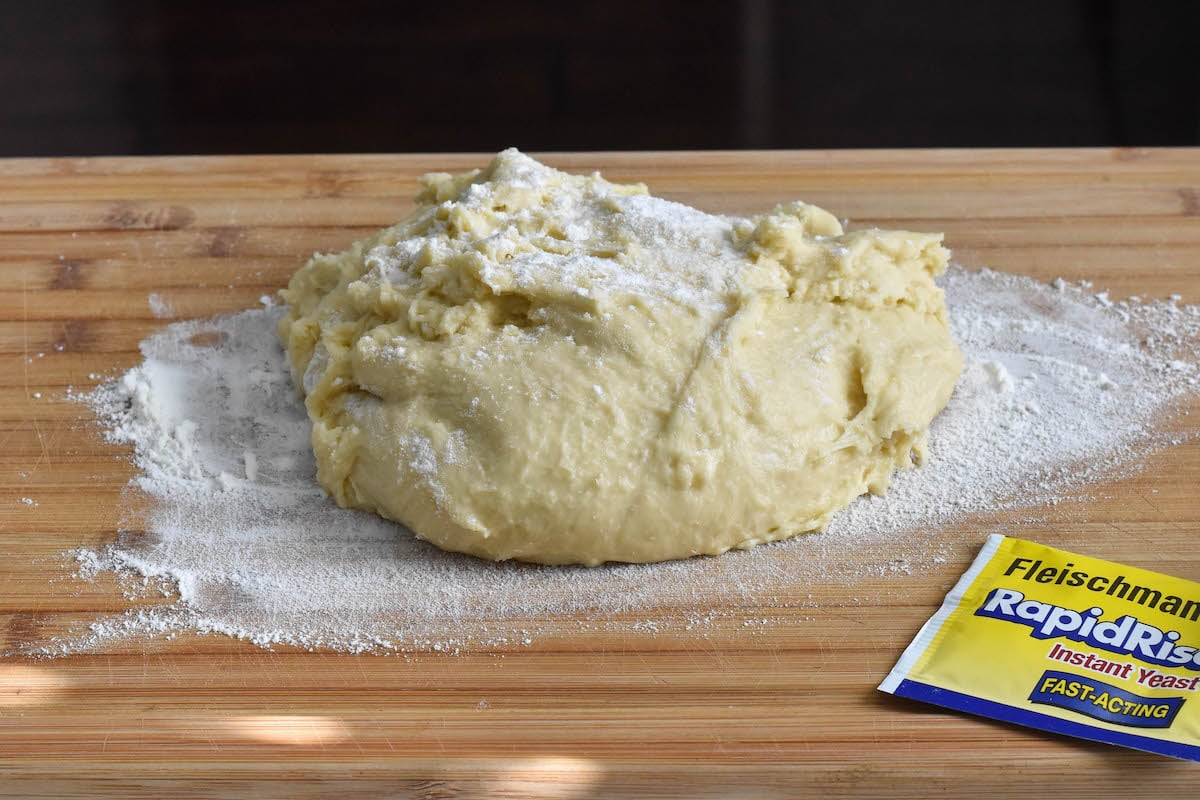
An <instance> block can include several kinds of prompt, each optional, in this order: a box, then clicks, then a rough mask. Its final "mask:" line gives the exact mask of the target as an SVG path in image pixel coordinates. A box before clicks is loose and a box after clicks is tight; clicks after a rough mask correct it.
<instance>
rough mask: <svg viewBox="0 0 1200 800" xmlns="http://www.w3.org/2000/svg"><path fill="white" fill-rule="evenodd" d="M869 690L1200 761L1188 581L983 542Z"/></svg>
mask: <svg viewBox="0 0 1200 800" xmlns="http://www.w3.org/2000/svg"><path fill="white" fill-rule="evenodd" d="M879 688H880V690H882V691H885V692H889V693H891V694H896V695H901V696H905V697H912V698H914V699H918V700H924V701H927V702H932V703H936V704H938V705H943V706H947V707H950V708H957V709H960V710H963V711H968V712H971V713H976V714H981V715H983V716H989V717H994V718H997V719H1004V720H1007V721H1010V722H1017V723H1020V724H1024V725H1029V726H1031V727H1036V728H1041V729H1044V730H1052V731H1055V732H1058V733H1066V734H1070V735H1074V736H1079V737H1082V738H1087V739H1094V740H1097V741H1104V742H1109V743H1111V744H1119V745H1124V746H1127V747H1134V748H1137V749H1140V750H1148V751H1151V752H1156V753H1162V754H1164V755H1170V756H1175V757H1177V758H1187V759H1191V760H1196V761H1200V584H1197V583H1193V582H1192V581H1185V580H1182V579H1180V578H1173V577H1171V576H1169V575H1162V574H1160V573H1157V572H1150V571H1149V570H1144V569H1138V568H1136V567H1128V566H1124V565H1121V564H1116V563H1113V562H1111V561H1103V560H1101V559H1098V558H1090V557H1088V556H1082V555H1077V554H1075V553H1068V552H1066V551H1064V550H1057V549H1055V548H1053V547H1045V546H1043V545H1039V544H1034V543H1033V542H1026V541H1022V540H1020V539H1012V538H1008V537H1005V536H1000V535H994V536H991V537H989V539H988V542H987V544H985V545H984V547H983V550H982V551H981V552H980V554H979V556H978V558H976V559H975V562H974V564H972V565H971V568H970V569H969V570H968V571H967V572H966V574H964V575H963V577H962V579H960V580H959V582H958V584H957V585H956V586H955V587H954V589H953V590H952V591H951V592H950V594H949V595H947V596H946V600H945V602H944V603H943V604H942V607H941V609H940V610H939V611H938V612H937V614H935V615H934V616H933V617H932V618H931V619H930V620H929V621H928V622H927V623H926V624H925V626H924V627H923V628H922V629H921V632H920V633H919V634H918V635H917V638H916V639H915V640H914V641H913V643H912V644H911V645H909V647H908V649H906V650H905V651H904V654H903V655H902V656H901V658H900V661H899V663H898V664H897V665H896V667H895V669H893V670H892V672H891V673H890V674H889V675H888V677H887V679H886V680H884V682H883V684H881V685H880V687H879Z"/></svg>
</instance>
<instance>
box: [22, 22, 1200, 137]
mask: <svg viewBox="0 0 1200 800" xmlns="http://www.w3.org/2000/svg"><path fill="white" fill-rule="evenodd" d="M0 9H2V10H0V22H2V29H0V65H2V66H0V156H21V155H88V154H160V153H171V154H179V153H255V152H279V153H285V152H369V151H376V152H398V151H455V150H479V151H494V150H498V149H500V148H502V147H505V146H508V145H515V146H518V147H521V148H524V149H529V150H548V149H558V150H611V149H642V148H680V149H690V148H743V147H772V148H775V147H909V146H989V145H1012V146H1027V145H1044V146H1082V145H1194V144H1197V143H1198V142H1200V58H1198V51H1200V25H1198V22H1200V3H1197V2H1153V1H1152V0H1148V1H1147V2H1131V1H1130V2H1123V1H1121V0H1108V1H1107V2H1053V1H1047V0H1043V2H1004V3H1000V2H986V3H978V2H969V1H966V2H963V1H961V0H960V1H959V2H950V1H949V0H945V1H926V2H921V1H920V0H909V2H882V0H878V1H876V2H837V0H827V2H824V3H805V2H786V1H785V0H748V1H747V2H741V3H736V2H706V1H705V0H692V2H677V1H673V0H642V2H611V3H601V2H592V3H589V2H582V3H574V4H572V3H569V2H563V1H562V0H559V2H552V3H550V2H547V3H541V2H537V3H535V2H524V1H523V0H510V2H494V3H486V4H485V3H479V4H465V3H464V4H453V3H439V2H436V0H426V2H422V3H403V2H389V3H384V2H358V1H356V0H344V1H343V2H334V1H318V0H297V1H296V2H291V3H285V2H281V3H255V2H242V3H239V2H220V1H219V0H218V1H214V2H204V3H198V2H197V3H188V2H168V1H167V0H130V2H119V0H79V1H77V2H61V3H55V2H44V3H36V2H5V3H4V4H3V5H0Z"/></svg>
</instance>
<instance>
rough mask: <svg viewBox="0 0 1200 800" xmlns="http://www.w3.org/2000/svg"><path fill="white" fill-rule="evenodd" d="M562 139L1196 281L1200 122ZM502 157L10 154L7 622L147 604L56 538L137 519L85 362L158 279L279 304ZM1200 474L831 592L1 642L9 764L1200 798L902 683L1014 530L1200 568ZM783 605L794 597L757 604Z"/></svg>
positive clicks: (665, 788) (395, 782)
mask: <svg viewBox="0 0 1200 800" xmlns="http://www.w3.org/2000/svg"><path fill="white" fill-rule="evenodd" d="M546 160H547V161H549V162H550V163H552V164H554V165H556V166H560V167H564V168H568V169H571V170H576V171H579V170H592V169H600V170H603V172H604V173H605V175H606V176H607V177H610V178H612V179H617V180H643V181H645V182H647V183H648V184H649V186H650V188H651V190H652V191H654V192H656V193H659V194H662V195H665V196H667V197H670V198H672V199H677V200H682V201H685V202H689V203H693V204H695V205H697V206H699V207H701V208H703V209H706V210H710V211H718V212H736V213H747V212H757V211H761V210H764V209H767V208H769V207H770V206H772V205H773V204H775V203H777V202H781V201H786V200H791V199H796V198H803V199H806V200H808V201H811V202H816V203H818V204H820V205H822V206H825V207H826V208H829V209H831V210H833V211H834V212H835V213H836V214H838V215H839V216H846V217H849V218H851V219H852V220H853V221H854V224H856V225H868V224H874V225H884V226H902V227H908V228H912V229H916V230H941V231H945V232H946V234H947V240H948V244H949V245H950V246H951V247H952V248H953V249H954V251H955V254H956V257H957V260H958V261H960V262H961V263H964V264H966V265H968V266H985V265H986V266H990V267H993V268H996V269H1001V270H1006V271H1010V272H1015V273H1021V274H1026V275H1031V276H1034V277H1037V278H1040V279H1045V280H1050V279H1053V278H1055V277H1058V276H1062V277H1064V278H1068V279H1080V278H1087V279H1090V280H1092V281H1094V282H1095V284H1096V287H1097V290H1099V289H1101V288H1104V289H1108V290H1109V291H1110V292H1111V294H1112V296H1113V297H1124V296H1127V295H1130V294H1138V295H1143V296H1151V297H1165V296H1166V295H1169V294H1172V293H1177V294H1180V295H1182V296H1183V298H1184V300H1185V301H1187V302H1190V303H1197V302H1200V150H1116V151H1113V150H1057V151H1005V150H943V151H874V152H852V151H843V152H804V153H798V152H776V153H768V152H759V153H637V154H627V153H608V154H557V155H548V156H546ZM484 163H486V157H485V156H474V155H453V156H445V155H404V156H313V157H254V158H161V159H145V158H136V159H52V160H9V161H0V365H2V367H3V369H2V370H0V651H2V650H4V649H6V648H9V647H12V646H15V645H17V644H19V643H29V642H39V641H45V640H48V639H50V638H51V637H53V636H55V635H57V634H61V633H63V632H64V631H66V630H67V629H68V628H70V627H72V626H77V625H79V624H80V623H83V622H86V621H88V620H89V619H94V618H97V617H98V616H100V615H103V614H107V613H112V612H117V611H121V610H123V609H125V608H127V607H128V606H129V602H128V601H126V600H124V599H123V598H122V596H121V594H120V592H119V590H118V588H117V587H116V586H115V584H114V583H113V582H112V581H108V580H100V581H99V582H97V583H95V584H88V583H81V582H78V581H75V580H70V579H65V576H66V572H65V570H64V567H63V565H62V563H61V561H60V560H59V559H58V557H57V556H58V554H60V553H63V552H64V551H66V550H69V549H71V548H73V547H78V546H80V545H86V546H89V547H96V546H99V545H102V544H103V543H105V542H107V541H109V540H111V539H112V538H113V536H114V531H115V529H116V526H117V520H118V515H119V507H120V492H121V489H122V487H123V486H124V484H125V483H126V481H127V480H128V479H129V477H130V475H131V468H130V466H129V465H128V463H127V462H126V461H124V460H122V459H121V458H120V457H119V455H120V452H121V451H120V450H118V449H117V448H114V447H111V446H108V445H106V444H104V443H103V441H102V440H101V438H100V437H99V435H98V434H97V432H96V430H95V428H94V426H93V425H91V424H90V422H89V420H88V414H87V412H86V409H83V408H82V407H81V406H79V405H77V404H74V403H71V402H69V401H67V400H66V399H65V397H64V393H65V391H66V389H67V387H68V386H71V387H74V389H75V390H76V391H78V390H82V389H86V388H87V387H89V386H91V385H93V384H94V383H96V381H97V379H98V378H99V377H100V376H109V375H113V374H116V373H117V372H119V371H121V370H124V369H126V368H128V367H129V366H131V365H133V364H135V363H136V362H137V361H138V360H139V355H138V351H137V345H138V342H139V341H140V340H141V339H142V338H144V337H145V336H147V335H148V334H149V333H151V332H152V331H154V330H156V329H158V328H160V327H162V326H163V325H165V324H166V322H167V321H166V320H162V319H158V318H156V317H155V315H154V313H153V312H152V310H151V308H150V305H149V303H148V297H149V295H150V294H152V293H153V294H157V295H158V296H159V297H160V298H161V299H162V300H163V301H164V302H165V303H167V304H168V305H169V306H170V307H171V308H173V309H174V310H175V314H176V316H177V318H185V317H203V316H208V315H211V314H214V313H217V312H225V311H233V310H236V309H242V308H247V307H251V306H254V305H256V303H257V301H258V298H259V297H260V296H261V295H263V294H265V293H270V292H274V291H275V290H276V289H278V288H280V287H281V286H282V285H283V284H284V283H285V282H286V280H287V278H288V276H289V275H290V274H291V273H292V272H293V271H294V270H295V269H296V268H297V267H298V266H299V265H300V264H301V263H303V261H304V260H305V259H306V258H307V257H308V256H309V255H310V254H311V253H312V252H313V251H314V250H323V251H327V250H336V249H339V248H341V247H343V246H344V245H346V244H348V243H349V242H351V241H352V240H354V239H356V238H358V237H360V236H362V235H364V234H366V233H368V232H370V231H372V230H374V229H376V228H378V227H380V226H383V225H386V224H390V223H392V222H394V221H395V220H397V219H398V218H400V217H401V216H403V215H404V214H405V213H407V211H408V210H409V209H410V208H411V203H410V198H411V196H412V195H413V193H414V179H415V178H416V176H417V175H418V174H419V173H422V172H425V171H429V170H462V169H468V168H471V167H476V166H482V165H483V164H484ZM1198 480H1200V447H1197V446H1196V445H1188V446H1182V447H1177V448H1175V449H1172V450H1170V451H1167V452H1164V453H1161V454H1159V455H1157V456H1155V457H1153V458H1152V459H1150V461H1149V462H1148V464H1147V468H1146V470H1145V471H1144V472H1142V473H1141V474H1139V475H1137V476H1136V477H1133V478H1130V479H1127V480H1123V481H1121V482H1120V483H1117V484H1113V485H1111V486H1107V487H1101V489H1100V490H1099V495H1100V497H1099V499H1094V500H1091V501H1087V502H1080V503H1073V504H1066V505H1063V506H1060V507H1058V508H1054V509H1039V510H1038V513H1040V514H1044V515H1046V519H1047V521H1046V522H1045V523H1043V524H1028V523H1019V522H1018V520H1017V518H1013V519H1011V520H1006V519H1004V518H1001V519H998V520H985V521H983V522H979V523H977V524H973V525H959V526H955V527H951V528H946V529H945V530H943V531H940V532H939V538H940V541H941V543H942V544H941V545H940V546H939V547H940V550H942V551H944V552H948V553H950V554H951V557H950V558H949V559H948V560H947V561H946V562H945V563H943V564H939V565H937V566H936V567H934V568H932V570H927V571H923V572H922V573H921V574H913V575H908V576H906V575H893V576H891V577H887V578H863V579H861V580H860V581H858V583H856V584H853V585H850V586H847V585H845V582H844V581H840V582H838V583H837V584H836V585H835V584H830V585H820V584H816V585H813V586H807V587H780V588H781V591H803V592H805V593H812V594H813V600H814V602H815V608H809V609H807V610H803V611H801V610H797V609H793V610H790V611H785V610H780V609H774V608H771V607H769V606H766V607H762V608H742V609H735V611H736V613H735V615H734V616H733V617H732V618H730V619H726V620H717V621H715V622H714V623H713V624H712V625H710V626H707V627H706V628H705V629H704V630H703V631H686V630H683V629H679V630H675V631H674V632H668V633H658V634H655V633H652V632H649V631H646V630H641V631H635V630H633V629H630V630H628V631H627V632H624V633H613V632H611V631H610V632H607V633H601V632H580V631H579V630H578V628H577V627H575V626H573V625H572V624H571V621H570V620H561V619H545V620H535V621H532V623H531V624H535V625H537V627H538V631H539V636H538V637H537V639H536V641H535V642H534V644H533V645H532V646H529V647H514V648H513V649H509V650H504V651H498V652H497V651H493V652H487V653H475V654H471V655H458V656H448V655H442V654H436V653H433V654H424V655H421V654H418V655H408V656H401V657H379V656H349V655H338V654H331V653H323V652H316V653H308V652H300V651H295V650H289V649H287V648H281V649H280V650H279V651H278V652H273V653H272V652H266V651H263V650H260V649H258V648H256V647H253V646H251V645H248V644H244V643H240V642H236V641H232V640H228V639H224V638H220V637H204V638H201V637H193V636H183V637H179V638H177V639H174V640H172V641H150V642H145V641H137V642H129V643H126V644H124V645H120V646H114V647H113V648H111V649H109V650H106V651H104V652H101V653H95V654H88V655H75V656H71V657H66V658H59V659H52V660H28V659H21V658H7V659H0V796H5V797H33V796H37V797H125V796H130V795H135V794H145V795H153V796H159V797H176V798H182V797H208V796H220V797H234V796H237V797H240V796H245V795H252V796H255V797H258V798H274V797H279V798H284V797H286V798H300V797H328V796H337V797H343V798H360V797H361V798H374V797H385V796H386V797H416V798H459V797H476V796H501V797H511V798H525V797H531V798H579V797H589V798H590V797H604V798H608V797H620V798H650V797H668V798H698V797H722V798H725V797H728V798H776V797H778V798H783V797H797V796H808V795H813V796H822V797H929V796H968V795H970V796H972V797H978V796H988V793H991V792H997V793H999V795H998V796H1012V795H1013V794H1014V793H1018V794H1024V795H1026V796H1058V797H1076V796H1077V797H1092V798H1096V797H1127V796H1141V797H1194V796H1195V795H1196V792H1197V789H1196V785H1197V783H1196V781H1197V775H1200V772H1198V770H1200V766H1198V765H1194V764H1189V763H1184V762H1177V761H1172V760H1168V759H1164V758H1159V757H1156V756H1150V755H1145V754H1141V753H1136V752H1132V751H1127V750H1122V749H1118V748H1113V747H1106V746H1102V745H1093V744H1089V743H1085V742H1080V741H1075V740H1071V739H1066V738H1062V737H1057V736H1052V735H1049V734H1044V733H1039V732H1035V731H1029V730H1025V729H1022V728H1018V727H1015V726H1011V725H1005V724H1000V723H995V722H991V721H988V720H983V719H978V718H973V717H967V716H964V715H960V714H956V713H950V712H945V711H942V710H939V709H934V708H931V707H925V706H921V705H919V704H916V703H911V702H908V701H904V700H900V699H897V698H893V697H889V696H885V695H882V694H880V693H878V692H876V691H875V686H876V685H877V684H878V682H879V681H880V679H881V678H882V677H883V676H884V674H885V673H886V672H887V671H888V670H889V669H890V668H891V666H892V665H893V663H894V662H895V660H896V658H897V657H898V656H899V654H900V652H901V650H902V649H903V647H904V646H905V645H906V644H907V643H908V642H909V640H910V639H911V638H912V636H913V635H914V633H915V632H916V630H917V629H918V627H919V626H920V625H921V623H922V622H923V621H924V620H925V619H926V618H927V617H928V616H929V615H930V614H931V613H932V612H933V611H934V609H935V608H936V606H937V604H938V603H939V602H940V600H941V598H942V596H943V594H944V593H945V592H946V590H947V589H948V588H949V587H950V586H951V585H952V584H953V582H954V581H955V580H956V579H957V577H958V575H959V574H960V573H961V572H962V570H963V569H964V568H965V566H966V565H967V564H968V563H969V561H970V560H971V558H972V557H973V556H974V555H975V553H976V551H977V549H978V547H979V545H980V544H981V543H982V541H983V539H984V537H985V535H986V533H988V532H990V531H994V530H1002V531H1009V532H1012V533H1015V534H1017V535H1020V536H1023V537H1025V538H1030V539H1034V540H1037V541H1041V542H1044V543H1047V544H1052V545H1056V546H1060V547H1065V548H1068V549H1075V550H1079V551H1083V552H1086V553H1089V554H1091V555H1095V556H1099V557H1103V558H1109V559H1113V560H1117V561H1123V562H1128V563H1132V564H1137V565H1139V566H1143V567H1148V568H1150V569H1157V570H1161V571H1165V572H1169V573H1172V574H1176V575H1180V576H1184V577H1188V578H1192V579H1197V580H1200V558H1198V557H1197V556H1196V554H1195V542H1196V540H1197V535H1198V534H1200V500H1198V499H1197V493H1196V484H1197V481H1198ZM22 498H29V499H31V500H33V501H34V502H35V503H36V505H33V504H28V503H25V502H22ZM1027 516H1028V513H1025V514H1022V515H1020V519H1024V518H1026V517H1027ZM899 555H900V556H901V557H904V556H908V557H910V560H913V561H917V562H922V559H921V558H920V554H912V553H899ZM928 561H929V559H925V560H924V562H922V563H928ZM864 572H866V570H864ZM764 616H769V617H771V618H772V619H773V620H774V621H775V624H773V625H771V626H769V627H767V628H765V629H763V630H762V631H759V632H757V633H755V634H753V635H752V634H750V633H748V632H747V630H746V628H745V626H743V625H742V621H743V618H760V617H764ZM301 781H319V783H317V784H312V783H307V782H306V783H301Z"/></svg>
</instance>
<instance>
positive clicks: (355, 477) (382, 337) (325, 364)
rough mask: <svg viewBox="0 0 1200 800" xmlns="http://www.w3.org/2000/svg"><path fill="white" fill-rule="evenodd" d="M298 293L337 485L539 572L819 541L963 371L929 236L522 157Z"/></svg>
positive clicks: (422, 531)
mask: <svg viewBox="0 0 1200 800" xmlns="http://www.w3.org/2000/svg"><path fill="white" fill-rule="evenodd" d="M422 183H423V184H424V190H423V191H422V192H421V194H420V196H419V198H418V208H417V210H416V211H415V212H414V213H413V214H412V215H411V216H410V217H408V218H407V219H405V220H404V221H403V222H401V223H399V224H398V225H396V226H394V227H392V228H388V229H386V230H384V231H382V232H380V233H378V234H376V235H375V236H372V237H370V238H368V239H366V240H364V241H361V242H357V243H355V244H354V245H352V246H351V247H350V249H349V250H347V251H346V252H344V253H338V254H334V255H317V256H314V257H313V259H312V260H311V261H310V262H309V263H308V264H307V265H306V266H304V267H303V268H302V269H301V270H299V271H298V272H297V273H296V275H295V277H293V278H292V281H291V284H290V285H289V287H288V288H287V290H285V292H284V298H285V299H286V301H287V302H288V303H290V304H291V308H290V310H289V311H288V313H287V316H286V317H284V319H283V320H282V322H281V323H280V327H279V331H280V335H281V337H282V339H283V341H284V344H285V346H286V348H287V352H288V357H289V359H290V363H291V367H292V370H293V373H294V375H295V376H296V381H297V384H298V385H300V386H301V387H302V388H303V391H304V393H305V396H306V404H307V407H308V413H309V415H310V417H311V418H312V422H313V450H314V451H315V453H316V458H317V464H318V474H317V478H318V480H319V481H320V483H321V485H322V486H324V487H325V489H327V490H328V491H329V493H330V494H331V495H332V496H333V497H334V499H335V500H337V502H338V503H340V504H342V505H344V506H354V507H358V508H365V509H369V510H372V511H376V512H378V513H380V514H382V515H384V516H386V517H389V518H391V519H393V520H396V521H398V522H401V523H403V524H404V525H406V526H408V527H409V528H410V529H411V530H412V531H413V532H415V533H416V535H417V536H420V537H421V538H423V539H427V540H429V541H430V542H433V543H434V544H436V545H438V546H439V547H443V548H446V549H448V550H456V551H461V552H465V553H473V554H475V555H477V556H482V557H484V558H489V559H509V558H515V559H522V560H525V561H536V562H542V563H547V564H567V563H580V564H589V565H595V564H600V563H602V562H605V561H635V562H643V561H659V560H664V559H673V558H683V557H687V556H693V555H699V554H717V553H722V552H725V551H726V550H729V549H730V548H735V547H736V548H745V547H749V546H751V545H755V544H759V543H762V542H769V541H773V540H777V539H785V538H787V537H790V536H794V535H796V534H798V533H803V532H805V531H814V530H817V529H819V528H821V527H823V526H824V525H825V524H826V523H827V522H828V521H829V519H830V517H831V516H832V515H833V514H834V513H835V512H837V511H838V510H839V509H841V508H842V507H844V506H845V505H846V504H847V503H849V502H850V501H851V500H853V499H854V498H855V497H857V496H858V495H860V494H862V493H864V492H867V491H871V492H882V491H883V490H884V489H886V487H887V485H888V482H889V480H890V478H891V474H892V471H893V470H895V469H896V468H905V467H909V466H911V465H912V463H913V461H914V460H918V461H919V459H920V457H921V455H922V453H923V448H924V443H925V432H926V429H927V428H928V426H929V423H930V421H931V420H932V419H933V418H934V416H935V415H936V414H937V413H938V412H939V411H940V410H941V409H942V407H943V406H944V405H945V404H946V402H947V400H948V399H949V397H950V394H951V392H952V390H953V388H954V385H955V382H956V380H957V378H958V375H959V372H960V370H961V366H962V357H961V354H960V353H959V351H958V348H957V347H956V346H955V344H954V342H953V340H952V339H951V335H950V331H949V328H948V324H947V317H946V309H945V305H944V300H943V295H942V291H941V290H940V289H939V288H938V287H937V286H936V284H935V283H934V277H935V276H936V275H938V274H940V273H941V272H942V271H943V270H944V269H945V266H946V261H947V257H948V253H947V251H946V250H945V249H944V248H943V247H942V246H941V244H940V242H941V238H942V237H941V236H940V235H938V234H923V233H907V232H901V231H881V230H861V231H854V232H852V233H843V231H842V227H841V225H840V224H839V223H838V221H837V220H836V219H835V218H834V217H833V216H832V215H831V214H829V213H828V212H826V211H823V210H822V209H820V208H817V207H816V206H811V205H806V204H803V203H791V204H788V205H784V206H780V207H778V208H776V209H775V210H774V211H771V212H770V213H768V214H764V215H762V216H758V217H753V218H750V219H741V218H736V217H722V216H713V215H709V214H704V213H702V212H700V211H697V210H695V209H692V208H689V207H687V206H683V205H680V204H677V203H671V202H669V201H666V200H661V199H658V198H655V197H652V196H650V195H648V194H646V189H645V187H644V186H640V185H634V186H623V185H618V184H612V183H609V182H607V181H605V180H604V179H602V178H601V177H600V176H599V175H592V176H575V175H569V174H566V173H563V172H559V171H557V170H554V169H551V168H549V167H546V166H544V165H542V164H540V163H538V162H536V161H534V160H533V159H530V158H528V157H527V156H525V155H523V154H521V153H519V152H517V151H516V150H507V151H505V152H503V153H500V154H499V155H498V156H496V158H495V159H494V160H493V162H492V164H491V165H490V166H489V167H488V168H487V169H485V170H483V171H482V172H481V171H478V170H476V171H474V172H470V173H467V174H465V175H457V176H452V175H446V174H434V175H427V176H425V177H424V178H423V179H422Z"/></svg>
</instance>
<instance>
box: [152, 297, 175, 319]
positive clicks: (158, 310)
mask: <svg viewBox="0 0 1200 800" xmlns="http://www.w3.org/2000/svg"><path fill="white" fill-rule="evenodd" d="M146 304H147V305H149V306H150V313H152V314H154V316H155V318H156V319H171V318H172V317H174V316H175V308H174V307H173V306H172V305H171V304H170V303H168V302H167V301H166V300H164V299H163V297H162V295H160V294H151V295H149V296H148V297H147V298H146Z"/></svg>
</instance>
